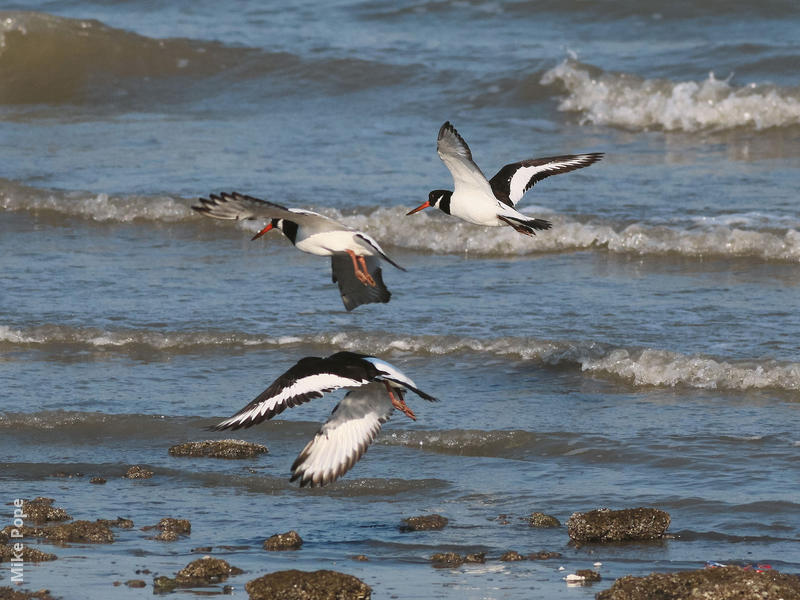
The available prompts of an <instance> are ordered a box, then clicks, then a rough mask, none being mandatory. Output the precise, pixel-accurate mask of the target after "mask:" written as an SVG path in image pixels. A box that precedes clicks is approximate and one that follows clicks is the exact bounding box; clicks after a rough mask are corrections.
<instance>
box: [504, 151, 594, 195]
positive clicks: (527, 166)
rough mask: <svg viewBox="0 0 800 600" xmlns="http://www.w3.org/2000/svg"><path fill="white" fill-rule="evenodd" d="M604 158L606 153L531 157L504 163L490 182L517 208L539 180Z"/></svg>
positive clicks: (580, 167) (586, 165)
mask: <svg viewBox="0 0 800 600" xmlns="http://www.w3.org/2000/svg"><path fill="white" fill-rule="evenodd" d="M601 158H603V153H602V152H592V153H589V154H565V155H563V156H548V157H546V158H530V159H528V160H523V161H520V162H516V163H511V164H508V165H506V166H504V167H503V168H502V169H500V170H499V171H498V172H497V174H496V175H495V176H494V177H492V178H491V179H490V180H489V185H491V186H492V192H494V195H495V197H496V198H497V199H498V200H500V202H503V203H504V204H507V205H508V206H511V207H514V206H516V204H517V202H519V201H520V200H522V196H523V195H524V194H525V192H527V191H528V190H529V189H531V188H532V187H533V186H534V184H535V183H537V182H538V181H541V180H542V179H545V178H546V177H550V176H551V175H560V174H561V173H569V172H570V171H574V170H575V169H582V168H583V167H588V166H589V165H591V164H594V163H596V162H597V161H598V160H600V159H601Z"/></svg>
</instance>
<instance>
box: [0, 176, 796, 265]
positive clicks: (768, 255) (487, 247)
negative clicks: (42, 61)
mask: <svg viewBox="0 0 800 600" xmlns="http://www.w3.org/2000/svg"><path fill="white" fill-rule="evenodd" d="M194 202H195V200H194V199H182V198H173V197H169V196H136V195H133V196H109V195H108V194H87V193H83V192H59V191H55V190H53V191H49V190H43V189H37V188H32V187H27V186H23V185H20V184H17V183H15V182H11V181H8V180H0V208H3V209H5V210H16V211H30V212H38V213H47V212H53V213H55V214H59V215H69V216H73V217H78V218H83V219H88V220H90V221H93V222H100V223H131V222H139V223H148V222H155V223H175V222H194V223H197V224H199V225H202V226H208V225H209V224H214V223H215V224H216V225H217V226H219V227H223V228H225V229H227V230H228V231H230V228H231V223H229V222H220V223H217V222H215V221H210V220H208V219H205V218H203V217H201V216H199V215H197V214H196V213H194V212H193V211H192V210H191V209H190V206H191V205H192V204H193V203H194ZM311 208H312V210H318V211H319V212H322V213H323V214H326V215H328V216H330V217H332V218H334V219H337V220H340V221H341V222H343V223H344V224H345V225H347V226H349V227H352V228H354V229H360V230H362V231H365V232H367V233H369V234H370V235H371V236H373V237H375V238H376V239H377V240H378V241H379V242H380V243H381V244H382V245H383V246H395V247H399V248H405V249H408V250H414V251H419V252H431V253H449V254H463V253H468V254H474V255H476V256H524V255H531V254H538V253H542V252H575V251H583V250H597V251H609V252H615V253H622V254H627V253H633V254H639V255H665V254H676V255H680V256H686V257H713V256H721V257H747V258H757V259H761V260H766V261H789V262H800V232H798V230H797V229H796V227H797V225H798V222H797V220H796V219H791V218H788V217H781V216H772V215H768V214H759V215H753V214H750V215H741V214H738V213H735V214H730V215H717V216H714V217H708V218H695V219H694V220H693V221H691V225H690V226H689V228H680V227H675V226H669V227H668V226H664V225H653V224H646V223H632V224H629V225H625V226H615V225H614V224H609V223H604V222H602V221H599V220H598V221H586V222H584V221H576V220H572V219H570V218H568V217H566V216H562V215H558V214H554V213H552V212H550V211H548V210H546V209H543V208H538V207H531V208H529V209H528V211H527V212H529V213H531V214H535V215H537V216H544V217H546V218H547V219H549V220H550V221H552V222H553V228H552V229H551V230H548V231H543V232H539V233H538V234H537V235H536V236H535V237H533V238H529V237H527V236H522V235H519V234H518V233H516V232H515V231H513V230H512V229H511V228H510V227H496V228H492V229H487V228H485V227H478V226H474V225H470V224H468V223H464V222H463V221H460V220H458V219H454V218H452V217H447V216H446V215H440V214H436V213H433V214H427V213H422V214H418V215H414V216H413V217H406V216H405V213H406V212H407V211H408V207H404V206H390V207H379V208H374V207H365V208H363V209H361V210H363V211H364V212H362V213H359V214H351V213H349V212H348V213H343V212H342V211H339V210H336V209H331V208H320V207H311ZM412 219H413V220H412ZM409 223H413V225H414V226H413V227H409V226H408V225H409ZM238 227H240V228H241V229H242V230H243V231H246V232H248V233H255V232H256V231H258V230H260V229H261V228H262V227H263V223H261V222H260V221H242V222H240V223H238ZM756 228H760V229H756Z"/></svg>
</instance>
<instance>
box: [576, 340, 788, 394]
mask: <svg viewBox="0 0 800 600" xmlns="http://www.w3.org/2000/svg"><path fill="white" fill-rule="evenodd" d="M581 368H582V369H583V370H584V371H589V372H592V373H599V374H603V373H606V374H609V375H613V376H615V377H620V378H622V379H626V380H628V381H630V382H632V383H634V384H635V385H652V386H659V387H663V386H666V387H674V386H678V385H684V386H688V387H693V388H702V389H729V390H748V389H760V388H780V389H784V390H800V363H778V362H776V361H765V362H760V363H756V362H752V363H731V362H727V361H720V360H715V359H713V358H708V357H704V356H686V355H683V354H678V353H675V352H668V351H666V350H652V349H645V350H638V351H632V350H625V349H616V350H613V351H611V352H610V353H608V354H607V355H605V356H603V357H600V358H596V359H591V358H590V359H587V360H585V361H582V364H581Z"/></svg>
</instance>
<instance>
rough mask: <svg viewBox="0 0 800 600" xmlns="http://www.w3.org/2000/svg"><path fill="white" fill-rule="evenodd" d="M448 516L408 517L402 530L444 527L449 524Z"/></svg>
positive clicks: (404, 520)
mask: <svg viewBox="0 0 800 600" xmlns="http://www.w3.org/2000/svg"><path fill="white" fill-rule="evenodd" d="M447 522H448V521H447V518H446V517H443V516H442V515H436V514H434V515H421V516H419V517H408V518H407V519H403V525H401V526H400V531H404V532H408V531H432V530H436V529H443V528H444V526H445V525H447Z"/></svg>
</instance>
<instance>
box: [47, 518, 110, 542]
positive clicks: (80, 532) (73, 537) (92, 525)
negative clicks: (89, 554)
mask: <svg viewBox="0 0 800 600" xmlns="http://www.w3.org/2000/svg"><path fill="white" fill-rule="evenodd" d="M43 531H44V537H45V539H46V540H47V541H49V542H56V543H59V544H63V543H69V542H72V543H81V544H85V543H89V544H110V543H111V542H113V541H114V532H113V531H111V528H110V527H109V526H108V525H106V524H104V523H99V522H97V521H73V522H72V523H65V524H64V525H55V526H53V527H46V528H44V529H43Z"/></svg>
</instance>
